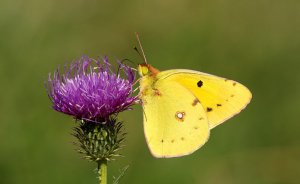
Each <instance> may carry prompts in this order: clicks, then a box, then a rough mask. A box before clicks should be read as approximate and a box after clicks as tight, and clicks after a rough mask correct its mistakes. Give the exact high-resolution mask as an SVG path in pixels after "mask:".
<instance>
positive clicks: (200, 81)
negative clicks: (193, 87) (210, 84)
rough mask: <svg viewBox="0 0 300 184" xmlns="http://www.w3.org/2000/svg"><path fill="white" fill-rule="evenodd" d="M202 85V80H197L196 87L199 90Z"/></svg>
mask: <svg viewBox="0 0 300 184" xmlns="http://www.w3.org/2000/svg"><path fill="white" fill-rule="evenodd" d="M202 85H203V82H202V80H199V81H198V82H197V86H198V87H199V88H201V86H202Z"/></svg>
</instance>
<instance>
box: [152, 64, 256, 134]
mask: <svg viewBox="0 0 300 184" xmlns="http://www.w3.org/2000/svg"><path fill="white" fill-rule="evenodd" d="M157 78H159V80H162V81H165V80H167V81H174V82H177V83H179V84H180V85H182V86H184V87H185V88H186V89H188V90H189V91H191V93H193V94H194V95H195V96H196V97H197V99H198V101H199V103H201V105H202V106H203V108H204V110H205V111H206V112H205V113H206V114H207V118H208V121H209V125H210V128H214V127H216V126H217V125H219V124H221V123H223V122H224V121H226V120H227V119H229V118H231V117H232V116H234V115H236V114H238V113H239V112H240V111H241V110H243V109H244V108H245V107H246V106H247V104H248V103H249V102H250V100H251V98H252V94H251V92H250V91H249V90H248V89H247V88H246V87H245V86H243V85H242V84H240V83H238V82H235V81H233V80H228V79H225V78H221V77H217V76H214V75H210V74H206V73H202V72H197V71H193V70H184V69H178V70H167V71H164V72H160V73H158V75H157ZM189 103H192V102H191V101H189ZM193 103H196V101H195V102H193ZM201 113H202V112H201Z"/></svg>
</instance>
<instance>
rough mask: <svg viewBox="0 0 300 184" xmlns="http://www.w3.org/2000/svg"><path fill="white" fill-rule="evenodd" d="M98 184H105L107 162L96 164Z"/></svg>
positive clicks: (102, 161)
mask: <svg viewBox="0 0 300 184" xmlns="http://www.w3.org/2000/svg"><path fill="white" fill-rule="evenodd" d="M98 174H99V184H107V161H106V160H101V161H100V162H98Z"/></svg>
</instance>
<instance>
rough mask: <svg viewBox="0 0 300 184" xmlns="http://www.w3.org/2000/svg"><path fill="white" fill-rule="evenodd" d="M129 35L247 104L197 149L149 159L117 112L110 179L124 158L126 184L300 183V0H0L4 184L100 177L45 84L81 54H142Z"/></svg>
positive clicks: (138, 122) (134, 128) (134, 114)
mask: <svg viewBox="0 0 300 184" xmlns="http://www.w3.org/2000/svg"><path fill="white" fill-rule="evenodd" d="M135 31H138V32H139V33H140V35H141V39H142V42H143V46H144V49H145V51H146V55H147V59H148V61H149V62H150V63H151V64H152V65H154V66H155V67H157V68H159V69H161V70H167V69H172V68H187V69H194V70H199V71H203V72H207V73H212V74H215V75H219V76H224V77H227V78H231V79H234V80H237V81H239V82H241V83H243V84H245V85H246V86H248V87H249V89H251V91H252V93H253V100H252V102H251V103H250V105H249V106H248V107H247V108H246V109H245V110H244V111H243V112H242V113H241V114H239V115H238V116H236V117H234V118H233V119H230V120H229V121H228V122H227V123H225V124H223V125H221V126H218V127H217V128H216V129H214V130H213V131H212V134H211V137H210V140H209V141H208V143H207V144H206V145H205V146H204V147H203V148H202V149H200V150H198V151H197V152H195V153H194V154H192V155H190V156H186V157H182V158H174V159H155V158H153V157H152V156H151V155H150V153H149V151H148V148H147V146H146V143H145V139H144V135H143V125H142V109H141V107H140V106H135V107H134V110H133V111H129V112H125V113H123V114H122V115H121V117H120V119H122V120H124V121H125V122H126V129H127V132H128V136H127V142H126V145H127V147H126V149H125V150H124V151H123V154H124V155H125V156H126V157H124V158H120V159H119V160H118V161H116V162H113V163H111V164H110V166H109V177H110V181H111V178H112V176H113V175H115V176H116V175H118V170H119V169H120V168H122V167H124V166H125V165H127V164H129V165H130V168H129V170H128V171H127V173H126V175H125V177H124V178H123V180H122V181H121V183H124V184H125V183H131V184H135V183H143V184H152V183H163V184H171V183H172V184H173V183H188V184H194V183H195V184H218V183H222V184H231V183H234V184H235V183H237V184H240V183H243V184H253V183H255V184H256V183H257V184H269V183H270V184H271V183H272V184H290V183H295V184H296V183H300V178H299V174H300V167H299V164H300V158H299V156H300V147H299V145H300V144H299V143H300V139H299V138H300V135H299V133H300V132H299V129H300V121H299V114H300V113H299V108H300V75H299V69H300V1H299V0H285V1H282V0H252V1H249V0H227V1H225V0H199V1H192V0H178V1H176V2H175V1H172V0H152V1H141V0H127V1H117V0H110V1H101V0H98V1H97V0H89V1H86V0H72V1H67V0H44V1H38V0H26V1H24V0H12V1H8V0H4V1H3V0H1V1H0V84H1V90H0V183H1V184H2V183H3V184H19V183H22V184H35V183H43V184H54V183H55V184H66V183H70V184H89V183H97V179H96V174H95V172H94V168H95V165H94V164H93V163H89V162H87V161H85V160H82V159H80V158H79V155H78V154H77V153H76V152H75V151H74V149H75V147H74V146H73V145H72V142H73V141H74V138H73V137H72V136H70V133H71V128H72V127H73V126H74V122H73V120H72V118H71V117H68V116H65V115H63V114H60V113H57V112H55V111H53V110H52V109H51V103H50V101H49V99H48V97H47V95H46V92H45V88H44V80H45V79H46V78H47V75H48V73H49V72H52V71H54V70H55V69H56V68H57V67H58V65H62V64H64V63H65V62H67V61H71V60H73V59H76V58H78V57H80V56H81V55H82V54H86V55H88V56H91V57H97V56H99V55H108V56H109V58H111V59H115V58H119V59H123V58H129V59H131V60H134V61H136V62H137V63H138V62H141V61H142V60H141V58H139V57H138V56H137V54H136V53H135V52H134V50H133V49H132V47H133V46H134V45H136V44H137V42H136V39H135V36H134V32H135Z"/></svg>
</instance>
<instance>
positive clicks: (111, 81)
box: [47, 56, 137, 122]
mask: <svg viewBox="0 0 300 184" xmlns="http://www.w3.org/2000/svg"><path fill="white" fill-rule="evenodd" d="M121 72H122V73H124V74H125V78H121V76H120V73H121ZM134 79H135V73H134V71H133V70H132V69H131V68H130V67H128V66H126V65H124V64H122V63H120V62H119V66H118V71H117V72H116V73H114V72H113V71H112V69H111V66H110V63H109V62H108V59H107V58H106V57H104V58H103V59H102V62H101V60H94V59H91V58H88V57H85V56H83V57H81V59H80V60H78V61H75V62H73V63H71V64H70V66H69V68H67V66H65V67H64V70H63V72H60V71H59V68H58V69H57V71H55V72H54V74H53V76H51V74H49V79H48V82H47V89H48V96H49V98H50V100H51V101H52V103H53V106H52V107H53V109H54V110H56V111H58V112H62V113H65V114H68V115H71V116H73V117H75V118H76V119H83V120H90V121H97V122H102V121H105V120H107V119H108V118H109V117H110V116H111V115H114V114H117V113H118V112H121V111H124V110H126V109H129V107H130V106H131V105H132V104H133V103H134V102H135V101H136V98H137V97H134V96H132V93H133V90H132V85H133V82H134Z"/></svg>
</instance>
